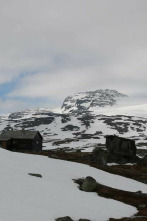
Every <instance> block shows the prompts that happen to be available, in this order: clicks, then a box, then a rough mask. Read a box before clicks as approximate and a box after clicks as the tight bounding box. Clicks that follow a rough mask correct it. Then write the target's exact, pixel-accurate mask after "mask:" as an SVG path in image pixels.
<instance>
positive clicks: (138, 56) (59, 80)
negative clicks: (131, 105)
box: [0, 0, 147, 106]
mask: <svg viewBox="0 0 147 221" xmlns="http://www.w3.org/2000/svg"><path fill="white" fill-rule="evenodd" d="M146 7H147V1H146V0H142V1H140V0H129V1H128V0H120V1H118V0H91V1H89V0H75V1H73V0H62V1H59V0H54V1H51V0H42V1H41V0H31V1H30V0H21V1H20V0H13V1H10V0H5V1H4V0H1V2H0V27H1V37H0V84H3V83H7V82H11V81H12V80H14V79H16V81H17V78H18V77H20V75H21V74H23V78H20V79H19V81H17V83H16V89H15V90H14V91H12V92H11V93H10V94H9V99H10V97H11V99H12V97H17V96H19V97H21V96H22V97H32V98H37V97H41V98H47V97H48V98H51V99H56V100H58V99H63V98H64V97H65V96H67V95H69V94H71V93H75V92H77V91H82V90H94V89H98V88H114V89H118V90H121V91H122V92H124V93H129V94H131V95H133V94H134V95H136V94H139V95H138V96H141V94H142V96H144V95H145V94H146V87H145V85H146V84H147V77H146V72H147V65H146V55H147V41H146V39H147V29H146V21H147V13H146ZM32 73H33V75H32ZM12 102H13V101H12ZM6 106H7V105H6Z"/></svg>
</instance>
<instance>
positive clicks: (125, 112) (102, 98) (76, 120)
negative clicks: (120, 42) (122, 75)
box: [0, 89, 147, 151]
mask: <svg viewBox="0 0 147 221" xmlns="http://www.w3.org/2000/svg"><path fill="white" fill-rule="evenodd" d="M124 99H127V96H126V95H123V94H121V93H119V92H117V91H114V90H108V89H107V90H97V91H94V92H85V93H77V94H76V95H73V96H70V97H68V98H66V99H65V101H64V102H63V105H62V108H59V109H45V108H41V109H31V110H25V111H22V112H16V113H11V114H6V115H3V116H1V117H0V131H2V130H9V129H11V128H13V129H14V130H17V129H21V128H22V127H24V128H25V129H27V130H39V131H40V132H41V134H42V135H43V138H44V144H43V146H44V149H54V148H64V149H66V150H72V148H73V149H81V150H83V151H92V150H93V148H94V147H95V146H103V145H104V144H105V136H106V135H108V134H109V135H111V134H116V135H119V136H122V137H127V138H130V139H133V140H135V141H136V144H137V146H138V148H141V149H146V148H147V104H142V105H133V106H128V105H127V106H124V105H122V104H121V102H122V101H124ZM122 103H123V102H122ZM81 105H82V107H81ZM83 105H84V106H83ZM86 105H87V106H86ZM83 107H86V109H85V108H83Z"/></svg>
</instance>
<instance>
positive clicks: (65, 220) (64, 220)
mask: <svg viewBox="0 0 147 221" xmlns="http://www.w3.org/2000/svg"><path fill="white" fill-rule="evenodd" d="M56 221H73V220H72V219H71V218H70V217H69V216H64V217H60V218H57V219H56Z"/></svg>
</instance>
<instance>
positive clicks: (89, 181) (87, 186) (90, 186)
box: [82, 176, 97, 192]
mask: <svg viewBox="0 0 147 221" xmlns="http://www.w3.org/2000/svg"><path fill="white" fill-rule="evenodd" d="M96 186H97V183H96V180H95V179H94V178H93V177H90V176H88V177H86V178H85V180H84V182H83V184H82V190H83V191H85V192H93V191H94V190H95V189H96Z"/></svg>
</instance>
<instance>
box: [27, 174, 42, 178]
mask: <svg viewBox="0 0 147 221" xmlns="http://www.w3.org/2000/svg"><path fill="white" fill-rule="evenodd" d="M28 174H29V175H30V176H35V177H39V178H42V175H41V174H39V173H28Z"/></svg>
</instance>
